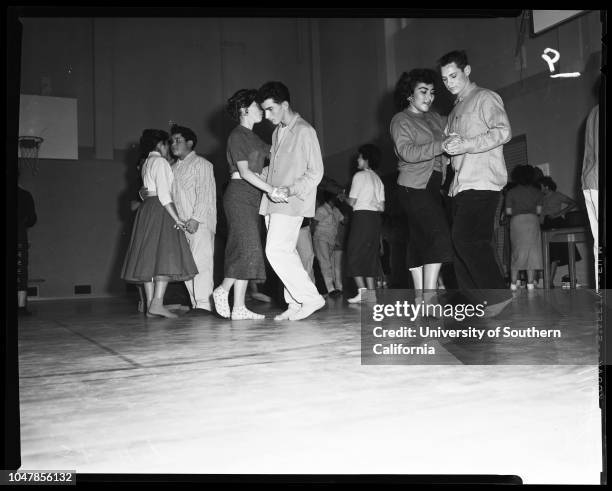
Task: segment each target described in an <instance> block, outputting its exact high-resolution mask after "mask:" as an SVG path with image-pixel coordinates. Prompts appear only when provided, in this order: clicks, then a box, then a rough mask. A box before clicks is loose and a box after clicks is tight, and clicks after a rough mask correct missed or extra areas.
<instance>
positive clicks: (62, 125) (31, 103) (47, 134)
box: [19, 94, 79, 160]
mask: <svg viewBox="0 0 612 491" xmlns="http://www.w3.org/2000/svg"><path fill="white" fill-rule="evenodd" d="M19 136H39V137H41V138H43V142H42V144H41V145H40V149H39V151H38V158H40V159H66V160H78V158H79V132H78V127H77V99H72V98H67V97H49V96H42V95H27V94H21V96H20V101H19Z"/></svg>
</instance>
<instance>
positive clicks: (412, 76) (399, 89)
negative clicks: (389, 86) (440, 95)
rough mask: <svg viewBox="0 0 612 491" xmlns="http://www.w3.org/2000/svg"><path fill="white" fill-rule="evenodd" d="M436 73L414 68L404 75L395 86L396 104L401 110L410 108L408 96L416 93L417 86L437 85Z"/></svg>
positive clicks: (426, 69) (427, 69)
mask: <svg viewBox="0 0 612 491" xmlns="http://www.w3.org/2000/svg"><path fill="white" fill-rule="evenodd" d="M435 82H436V72H434V71H433V70H431V69H429V68H414V69H413V70H410V72H408V73H406V72H404V73H402V75H401V76H400V78H399V80H398V81H397V83H396V84H395V93H394V97H395V104H396V105H397V107H398V108H399V110H400V111H401V110H403V109H406V108H407V107H408V96H410V95H412V94H413V93H414V89H415V88H416V86H417V84H419V83H424V84H432V85H435Z"/></svg>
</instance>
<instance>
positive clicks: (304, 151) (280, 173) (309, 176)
mask: <svg viewBox="0 0 612 491" xmlns="http://www.w3.org/2000/svg"><path fill="white" fill-rule="evenodd" d="M279 131H280V125H279V126H277V127H276V129H275V130H274V133H273V134H272V149H271V153H270V165H269V166H268V171H267V174H265V179H266V182H267V183H268V184H270V185H271V186H274V187H280V186H286V187H288V188H289V194H291V196H289V202H288V203H274V202H272V201H270V200H269V199H268V196H267V195H265V194H264V195H263V197H262V199H261V205H260V207H259V214H260V215H269V214H271V213H281V214H283V215H290V216H302V217H312V216H314V212H315V204H316V195H317V186H318V184H319V183H320V182H321V179H322V178H323V157H322V156H321V148H320V146H319V140H318V138H317V132H316V131H315V129H314V128H313V127H312V126H311V125H310V124H309V123H307V122H306V121H305V120H304V119H302V117H301V116H300V115H299V114H297V113H296V114H295V116H294V117H293V119H292V120H291V122H290V123H289V124H288V125H287V126H286V127H285V128H283V135H282V138H280V135H279ZM264 171H265V169H264ZM263 177H264V175H263V174H262V178H263Z"/></svg>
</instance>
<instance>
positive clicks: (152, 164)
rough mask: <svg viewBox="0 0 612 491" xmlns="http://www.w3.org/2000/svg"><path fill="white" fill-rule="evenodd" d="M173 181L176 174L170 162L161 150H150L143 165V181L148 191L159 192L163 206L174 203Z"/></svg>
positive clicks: (158, 196) (158, 195)
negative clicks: (172, 194) (172, 193)
mask: <svg viewBox="0 0 612 491" xmlns="http://www.w3.org/2000/svg"><path fill="white" fill-rule="evenodd" d="M172 181H174V175H173V174H172V168H171V167H170V163H169V162H168V161H167V160H166V159H165V158H163V157H162V156H161V154H160V153H159V152H150V153H149V156H148V157H147V160H145V163H144V164H143V166H142V182H143V184H144V187H145V188H147V190H148V191H151V192H154V193H157V198H158V199H159V202H160V203H161V204H162V206H166V205H167V204H168V203H172V196H171V194H170V190H171V189H172Z"/></svg>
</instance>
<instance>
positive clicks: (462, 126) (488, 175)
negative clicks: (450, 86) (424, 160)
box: [444, 82, 512, 196]
mask: <svg viewBox="0 0 612 491" xmlns="http://www.w3.org/2000/svg"><path fill="white" fill-rule="evenodd" d="M444 133H445V134H446V135H447V136H448V135H450V134H451V133H457V134H458V135H459V136H461V137H463V139H464V140H466V141H467V142H468V144H469V151H468V152H466V153H464V154H461V155H454V156H452V157H451V164H452V166H453V169H454V170H455V176H454V179H453V182H452V183H451V185H450V188H449V193H448V194H449V195H450V196H455V195H456V194H458V193H460V192H461V191H466V190H468V189H474V190H482V191H500V190H501V189H502V188H503V187H504V186H505V185H506V183H507V182H508V172H507V171H506V163H505V161H504V153H503V145H504V143H507V142H508V141H510V138H512V131H511V129H510V121H508V115H507V114H506V110H505V109H504V103H503V101H502V99H501V97H500V96H499V95H498V94H496V93H495V92H493V91H492V90H488V89H483V88H482V87H478V86H477V85H476V84H475V83H473V82H472V83H470V85H469V86H468V87H466V92H465V93H464V94H462V95H461V96H460V97H459V98H458V99H457V100H456V102H455V107H454V108H453V110H452V111H451V113H450V114H449V116H448V122H447V124H446V128H445V130H444Z"/></svg>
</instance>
